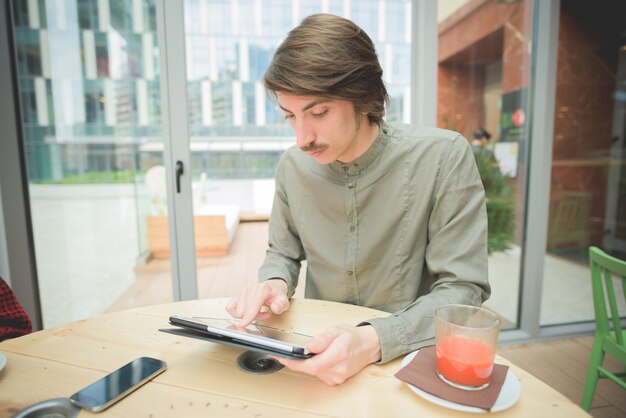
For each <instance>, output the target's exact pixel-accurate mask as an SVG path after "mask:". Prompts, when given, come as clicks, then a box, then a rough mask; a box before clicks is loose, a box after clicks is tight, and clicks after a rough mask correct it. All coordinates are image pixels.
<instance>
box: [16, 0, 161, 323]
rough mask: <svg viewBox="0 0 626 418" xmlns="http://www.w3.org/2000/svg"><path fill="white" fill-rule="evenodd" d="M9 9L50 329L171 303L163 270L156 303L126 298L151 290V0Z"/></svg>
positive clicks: (154, 64)
mask: <svg viewBox="0 0 626 418" xmlns="http://www.w3.org/2000/svg"><path fill="white" fill-rule="evenodd" d="M12 6H13V7H12V8H13V12H14V13H13V25H14V32H15V50H16V57H17V73H18V79H19V85H18V88H19V95H20V101H21V110H22V115H21V116H22V129H23V138H24V149H25V154H26V166H27V174H28V181H29V193H30V199H31V201H30V207H31V212H32V225H33V234H34V240H35V251H36V261H37V271H38V279H39V289H40V296H41V301H42V310H43V320H44V326H45V327H51V326H55V325H59V324H62V323H65V322H69V321H73V320H76V319H81V318H85V317H87V316H91V315H96V314H100V313H102V312H104V311H107V310H111V309H120V308H124V307H130V306H133V305H138V304H145V303H157V302H166V301H169V300H171V298H172V296H171V285H169V284H167V280H169V271H168V270H164V271H163V272H161V274H162V275H163V276H165V277H166V283H165V285H164V286H162V288H161V289H160V290H159V292H157V293H156V294H157V299H158V300H151V301H146V300H144V296H142V293H141V292H138V291H135V292H133V293H132V294H131V297H126V298H125V300H124V302H120V297H121V296H122V295H124V294H125V292H128V291H129V289H132V288H133V285H134V286H136V287H135V289H137V288H139V289H141V288H143V289H144V290H147V289H149V288H150V281H149V280H147V279H148V278H147V277H146V274H145V273H141V272H139V271H137V270H141V269H140V267H141V264H140V263H138V260H141V259H142V258H144V257H145V255H146V252H147V242H146V238H145V235H146V231H145V230H146V228H145V215H146V214H147V213H148V212H149V210H150V208H149V206H150V202H149V193H148V191H147V187H146V185H145V183H144V173H145V171H146V170H147V169H149V168H150V167H152V166H154V165H159V164H162V161H163V156H162V151H158V152H153V150H154V148H155V144H156V145H158V148H161V149H162V133H161V126H160V97H159V84H158V81H157V77H158V58H157V57H158V55H157V45H156V43H155V39H156V36H155V32H154V31H155V6H154V1H139V0H132V1H126V0H110V1H109V0H99V1H89V0H64V1H62V2H49V1H21V0H13V1H12ZM148 293H149V292H148ZM68 301H70V302H71V303H68Z"/></svg>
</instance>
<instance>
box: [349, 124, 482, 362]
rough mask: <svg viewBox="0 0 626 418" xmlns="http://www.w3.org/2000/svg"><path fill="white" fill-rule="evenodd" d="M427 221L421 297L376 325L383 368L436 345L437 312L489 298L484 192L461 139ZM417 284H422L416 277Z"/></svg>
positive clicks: (445, 161) (441, 171)
mask: <svg viewBox="0 0 626 418" xmlns="http://www.w3.org/2000/svg"><path fill="white" fill-rule="evenodd" d="M425 222H428V244H427V246H426V254H425V263H424V270H423V274H422V278H421V280H422V282H421V284H420V292H419V294H420V296H419V297H418V298H417V300H415V301H414V302H413V303H411V304H410V305H408V306H406V307H405V308H404V309H402V310H400V311H398V312H394V313H393V314H392V315H390V316H389V317H386V318H375V319H371V320H369V321H367V322H364V323H362V324H359V325H366V324H369V325H372V326H373V327H374V329H375V330H376V333H377V334H378V337H379V339H380V345H381V360H380V362H381V363H385V362H387V361H390V360H392V359H394V358H396V357H398V356H401V355H403V354H406V353H408V352H411V351H414V350H417V349H419V348H421V347H424V346H426V345H431V344H433V343H434V340H433V338H434V317H433V312H434V309H435V308H436V307H438V306H441V305H445V304H450V303H459V304H467V305H475V306H480V305H481V304H482V302H483V301H485V300H486V299H487V298H488V297H489V295H490V294H491V288H490V286H489V281H488V277H487V211H486V206H485V192H484V189H483V185H482V182H481V179H480V176H479V174H478V169H477V168H476V162H475V160H474V157H473V154H472V151H471V148H470V146H469V144H468V142H467V141H466V140H465V139H464V138H463V137H461V136H458V137H456V138H455V139H454V140H452V141H451V142H450V146H449V149H448V150H447V152H445V153H443V156H442V157H441V160H440V162H439V167H438V174H437V181H436V183H435V189H434V193H433V196H432V210H431V212H430V216H429V218H428V219H427V220H425ZM415 280H419V278H416V279H415Z"/></svg>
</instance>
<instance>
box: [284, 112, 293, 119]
mask: <svg viewBox="0 0 626 418" xmlns="http://www.w3.org/2000/svg"><path fill="white" fill-rule="evenodd" d="M284 117H285V120H289V119H293V115H292V114H290V113H289V114H287V113H285V115H284Z"/></svg>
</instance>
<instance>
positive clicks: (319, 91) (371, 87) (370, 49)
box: [263, 13, 389, 124]
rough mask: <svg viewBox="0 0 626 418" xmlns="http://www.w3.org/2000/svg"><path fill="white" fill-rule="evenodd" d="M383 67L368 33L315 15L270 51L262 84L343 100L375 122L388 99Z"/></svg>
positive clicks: (269, 88)
mask: <svg viewBox="0 0 626 418" xmlns="http://www.w3.org/2000/svg"><path fill="white" fill-rule="evenodd" d="M382 75H383V70H382V68H381V67H380V63H379V62H378V57H377V56H376V49H375V47H374V43H373V42H372V40H371V39H370V37H369V36H368V35H367V34H366V33H365V31H363V29H361V28H360V27H358V26H357V25H356V24H355V23H354V22H352V21H350V20H348V19H344V18H342V17H339V16H334V15H331V14H324V13H321V14H314V15H311V16H309V17H307V18H305V19H304V20H303V21H302V23H301V24H300V26H297V27H296V28H294V29H292V30H291V31H290V32H289V34H288V35H287V38H286V39H285V40H284V41H283V42H282V43H281V44H280V46H279V47H278V49H277V50H276V52H275V54H274V58H273V59H272V62H271V63H270V66H269V68H268V69H267V71H266V72H265V75H264V77H263V82H264V84H265V88H266V90H267V91H268V92H269V93H270V94H271V95H272V96H274V97H275V96H276V93H277V92H284V93H289V94H296V95H307V96H319V97H325V98H329V99H341V100H348V101H350V102H352V104H353V105H354V109H355V112H357V113H359V112H365V113H367V117H368V119H369V121H370V123H376V124H380V121H381V120H382V117H383V116H384V115H385V104H386V103H387V101H388V100H389V96H388V95H387V89H386V88H385V84H384V83H383V80H382Z"/></svg>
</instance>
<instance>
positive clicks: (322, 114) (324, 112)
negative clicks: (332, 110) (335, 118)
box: [311, 110, 328, 118]
mask: <svg viewBox="0 0 626 418" xmlns="http://www.w3.org/2000/svg"><path fill="white" fill-rule="evenodd" d="M327 112H328V110H324V111H323V112H317V113H311V116H313V117H314V118H321V117H322V116H324V115H325V114H326V113H327Z"/></svg>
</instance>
